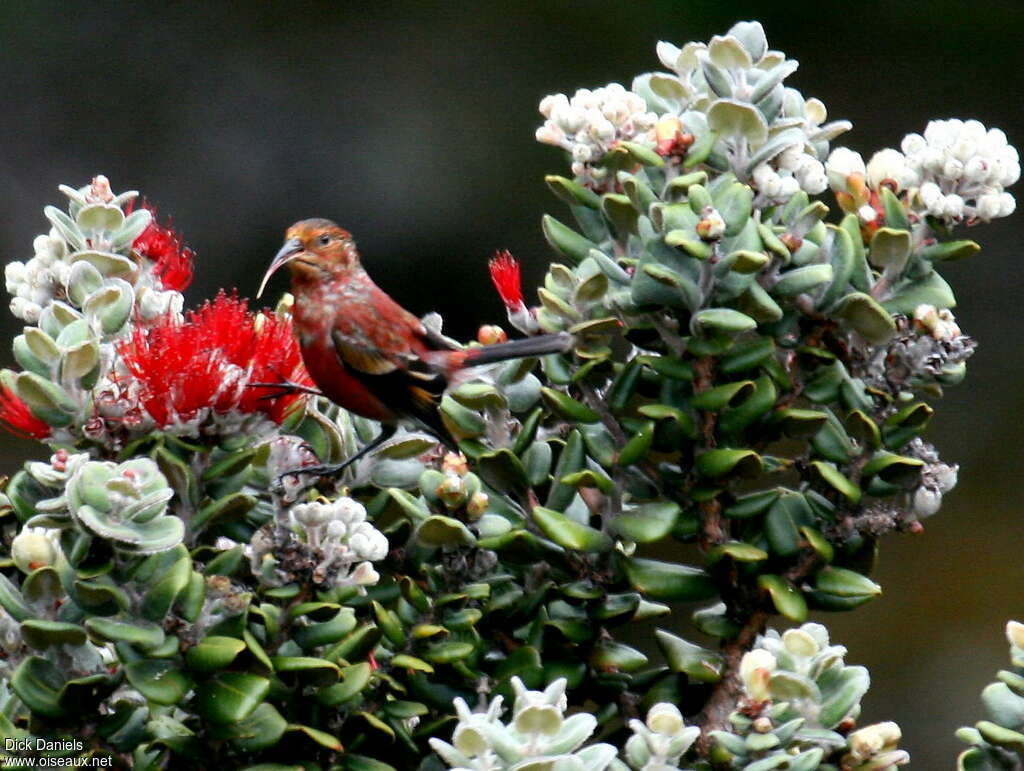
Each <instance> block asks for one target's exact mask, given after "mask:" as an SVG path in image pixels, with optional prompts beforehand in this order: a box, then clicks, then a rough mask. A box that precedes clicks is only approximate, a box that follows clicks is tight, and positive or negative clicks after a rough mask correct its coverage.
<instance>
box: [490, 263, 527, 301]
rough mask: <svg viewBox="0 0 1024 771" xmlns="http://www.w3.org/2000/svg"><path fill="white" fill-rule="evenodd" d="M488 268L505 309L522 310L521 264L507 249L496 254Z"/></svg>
mask: <svg viewBox="0 0 1024 771" xmlns="http://www.w3.org/2000/svg"><path fill="white" fill-rule="evenodd" d="M488 267H489V268H490V271H491V281H492V282H493V283H494V288H495V289H497V290H498V294H499V295H500V296H501V301H502V302H503V303H505V307H506V308H508V309H509V310H510V311H511V310H518V309H519V308H522V307H523V305H524V303H523V290H522V287H521V283H520V277H519V262H518V260H516V258H515V257H513V256H512V253H511V252H509V251H508V250H507V249H506V250H504V251H500V252H495V253H494V256H493V257H492V258H491V261H490V263H488Z"/></svg>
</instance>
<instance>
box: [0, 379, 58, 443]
mask: <svg viewBox="0 0 1024 771" xmlns="http://www.w3.org/2000/svg"><path fill="white" fill-rule="evenodd" d="M0 425H3V427H4V428H6V429H7V430H8V431H10V432H11V433H12V434H14V435H15V436H20V437H22V438H23V439H45V438H46V437H48V436H49V435H50V427H49V426H48V425H47V424H46V423H44V422H43V421H41V420H40V419H39V418H37V417H36V416H35V415H33V414H32V411H31V410H30V409H29V408H28V405H27V404H25V402H23V401H22V400H21V399H19V398H18V396H17V394H15V393H14V392H13V391H12V390H11V389H10V388H8V387H7V386H5V385H0Z"/></svg>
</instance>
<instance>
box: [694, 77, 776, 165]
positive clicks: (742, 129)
mask: <svg viewBox="0 0 1024 771" xmlns="http://www.w3.org/2000/svg"><path fill="white" fill-rule="evenodd" d="M705 72H707V68H705ZM707 116H708V126H709V127H710V128H711V129H712V130H713V131H715V132H717V133H718V134H720V135H721V136H726V137H742V138H743V139H746V140H747V141H748V142H749V143H750V144H751V145H754V146H755V147H756V146H758V145H761V144H763V143H764V142H765V140H766V139H767V138H768V124H767V123H766V122H765V119H764V116H763V115H761V112H760V111H759V110H758V109H757V108H756V107H754V106H753V105H750V104H747V103H746V102H741V101H738V100H735V99H716V100H715V101H714V102H712V104H711V106H710V108H708V112H707Z"/></svg>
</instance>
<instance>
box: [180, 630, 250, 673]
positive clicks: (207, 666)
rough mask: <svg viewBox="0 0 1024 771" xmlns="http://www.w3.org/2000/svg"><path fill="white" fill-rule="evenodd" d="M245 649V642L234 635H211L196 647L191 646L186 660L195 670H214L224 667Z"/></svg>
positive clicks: (190, 667)
mask: <svg viewBox="0 0 1024 771" xmlns="http://www.w3.org/2000/svg"><path fill="white" fill-rule="evenodd" d="M243 650H245V643H244V642H243V641H242V640H238V639H236V638H234V637H221V636H218V635H211V636H210V637H206V638H204V639H203V640H202V642H200V643H199V644H198V645H196V646H195V647H194V648H189V649H188V651H187V652H186V654H185V661H186V662H187V663H188V667H189V669H191V670H193V671H194V672H214V671H216V670H218V669H224V667H226V666H228V665H229V664H230V663H231V662H232V661H234V660H235V657H236V656H237V655H238V654H239V653H241V652H242V651H243Z"/></svg>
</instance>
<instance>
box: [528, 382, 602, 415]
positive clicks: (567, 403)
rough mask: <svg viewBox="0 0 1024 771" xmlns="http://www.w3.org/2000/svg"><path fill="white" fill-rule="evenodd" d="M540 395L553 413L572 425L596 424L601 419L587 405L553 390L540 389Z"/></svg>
mask: <svg viewBox="0 0 1024 771" xmlns="http://www.w3.org/2000/svg"><path fill="white" fill-rule="evenodd" d="M540 394H541V396H542V397H543V398H544V402H545V403H546V404H547V405H548V407H549V408H550V409H551V410H552V411H553V412H555V413H556V414H557V415H559V416H560V417H562V418H565V419H566V420H568V421H571V422H573V423H596V422H597V421H598V420H600V419H601V416H600V415H598V414H597V413H596V412H595V411H594V410H592V409H590V407H588V406H587V405H585V404H583V403H582V402H579V401H576V400H575V399H573V398H572V397H571V396H569V395H568V394H565V393H562V392H561V391H557V390H555V389H554V388H546V387H545V388H541V389H540Z"/></svg>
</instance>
